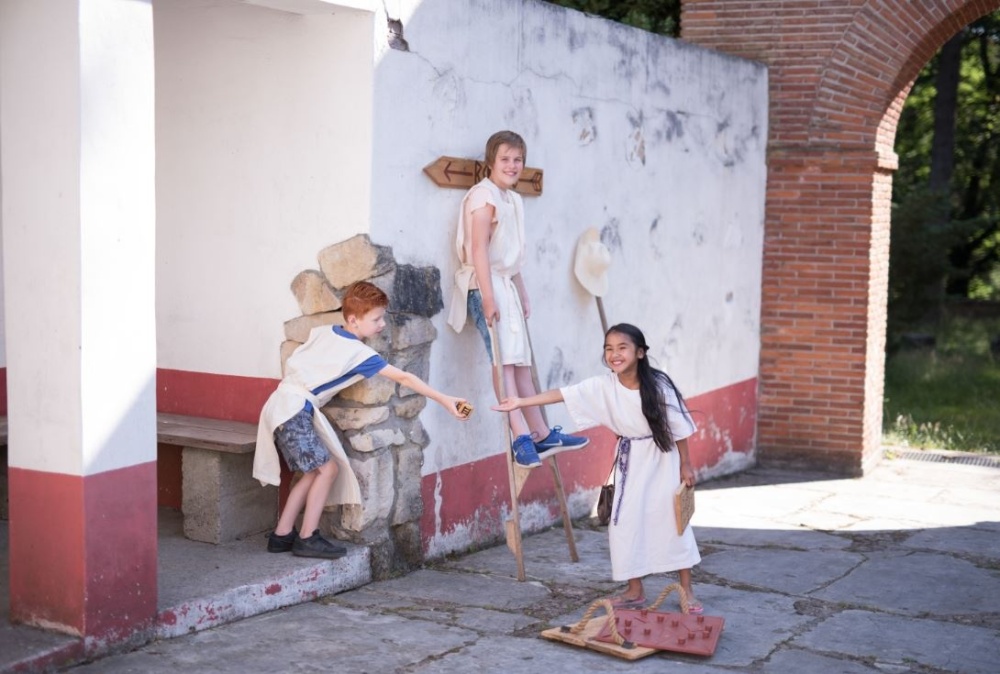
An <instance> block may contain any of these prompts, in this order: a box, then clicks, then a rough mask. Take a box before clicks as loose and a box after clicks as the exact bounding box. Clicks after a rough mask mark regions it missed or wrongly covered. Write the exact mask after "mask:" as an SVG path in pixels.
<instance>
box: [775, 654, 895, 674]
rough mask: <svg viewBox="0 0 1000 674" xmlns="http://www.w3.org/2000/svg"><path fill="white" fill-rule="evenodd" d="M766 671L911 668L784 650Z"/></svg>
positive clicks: (813, 673) (817, 673)
mask: <svg viewBox="0 0 1000 674" xmlns="http://www.w3.org/2000/svg"><path fill="white" fill-rule="evenodd" d="M763 671H765V672H790V673H793V672H794V673H795V674H873V673H874V672H876V671H880V672H882V674H893V672H899V674H903V673H904V672H909V671H910V668H909V667H906V668H905V669H893V668H892V667H886V666H885V665H884V664H883V665H882V666H880V667H879V669H878V670H874V669H872V668H871V667H870V666H869V665H868V664H866V663H864V662H862V661H860V660H856V659H853V658H852V656H849V655H844V656H841V657H834V656H825V655H817V654H815V653H810V652H809V651H795V650H791V651H782V652H780V653H776V654H775V656H774V657H773V658H771V659H770V660H768V661H767V663H766V664H765V665H764V670H763Z"/></svg>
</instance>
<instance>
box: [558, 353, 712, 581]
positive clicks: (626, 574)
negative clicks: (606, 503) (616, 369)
mask: <svg viewBox="0 0 1000 674" xmlns="http://www.w3.org/2000/svg"><path fill="white" fill-rule="evenodd" d="M560 391H561V392H562V395H563V399H564V400H565V401H566V408H567V409H568V410H569V413H570V415H571V416H572V418H573V421H574V422H575V423H576V424H577V425H578V426H579V427H580V428H587V427H591V426H606V427H607V428H609V429H611V430H612V431H614V433H615V434H616V435H618V436H619V437H628V438H642V437H645V436H648V435H651V431H650V428H649V424H648V423H647V422H646V417H644V416H643V414H642V401H641V399H640V396H639V391H633V390H630V389H627V388H625V387H624V386H622V385H621V383H620V382H619V381H618V376H617V375H616V374H614V373H613V372H611V373H608V374H606V375H601V376H597V377H592V378H590V379H587V380H585V381H582V382H580V383H579V384H575V385H573V386H567V387H565V388H562V389H560ZM667 405H668V417H667V418H668V421H669V423H670V432H671V435H672V437H673V438H674V440H675V441H676V440H682V439H684V438H687V437H688V436H690V435H691V434H692V433H694V431H695V425H694V422H693V421H692V420H691V416H690V414H689V413H688V411H687V409H682V406H681V405H680V404H679V402H678V400H677V396H676V395H675V394H674V392H673V391H672V390H670V391H669V392H668V393H667ZM615 481H616V482H615V484H616V487H615V488H616V490H617V491H616V494H615V503H614V509H613V510H612V513H611V518H612V521H611V522H610V523H609V524H608V539H609V543H610V547H611V577H612V578H614V580H628V579H630V578H642V577H643V576H647V575H649V574H651V573H665V572H668V571H677V570H678V569H690V568H691V567H692V566H694V565H695V564H697V563H698V562H700V561H701V555H700V554H699V553H698V545H697V543H696V542H695V540H694V533H693V532H692V531H691V527H688V528H687V529H686V530H685V531H684V534H683V535H681V536H678V535H677V527H676V526H675V525H674V491H676V490H677V487H679V486H680V483H681V482H680V453H679V452H678V451H677V448H676V447H674V448H673V449H672V450H671V451H669V452H662V451H660V448H659V447H657V446H656V444H655V443H654V442H653V439H652V438H649V439H646V440H632V449H631V452H630V455H629V461H628V475H627V476H626V477H625V479H624V480H623V478H622V474H621V472H620V465H619V463H616V464H615ZM623 487H624V492H623ZM619 494H621V495H622V498H621V501H620V502H619V500H618V496H619ZM615 517H617V518H618V523H617V524H615V522H614V518H615Z"/></svg>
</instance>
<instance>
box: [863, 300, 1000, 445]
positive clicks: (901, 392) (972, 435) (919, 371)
mask: <svg viewBox="0 0 1000 674" xmlns="http://www.w3.org/2000/svg"><path fill="white" fill-rule="evenodd" d="M997 334H1000V320H997V319H989V320H984V319H979V320H971V319H957V318H952V319H949V320H948V321H946V323H945V325H944V326H943V327H942V328H940V329H939V330H938V331H937V348H936V349H935V350H934V351H906V350H903V351H899V352H897V353H895V354H893V355H891V356H889V357H888V358H887V360H886V367H885V400H884V407H883V429H882V430H883V441H884V442H885V443H886V444H893V445H904V446H909V447H921V448H936V449H952V450H961V451H973V452H993V453H1000V363H998V362H997V361H996V360H995V359H994V358H993V357H992V356H991V355H990V350H989V339H990V335H997Z"/></svg>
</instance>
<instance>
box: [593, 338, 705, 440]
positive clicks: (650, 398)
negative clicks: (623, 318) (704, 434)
mask: <svg viewBox="0 0 1000 674" xmlns="http://www.w3.org/2000/svg"><path fill="white" fill-rule="evenodd" d="M613 332H615V333H618V334H620V335H625V336H626V337H628V338H629V340H630V341H631V342H632V343H633V344H635V348H636V351H637V352H638V350H639V349H642V351H643V358H640V359H639V361H638V372H639V397H640V399H641V400H642V415H643V416H644V417H646V421H647V422H648V423H649V428H650V429H651V430H652V431H653V442H655V443H656V446H657V447H659V448H660V451H663V452H669V451H670V450H671V449H672V448H673V445H674V440H673V436H672V435H671V433H670V424H669V423H668V420H667V397H666V389H667V387H669V388H671V389H673V391H674V393H675V394H676V395H677V401H678V402H679V403H680V409H678V410H676V411H677V413H679V414H685V412H684V410H685V408H686V405H685V404H684V398H683V397H682V396H681V392H680V389H678V388H677V386H676V385H675V384H674V382H673V380H672V379H671V378H670V377H669V376H668V375H667V373H666V372H664V371H663V370H657V369H656V368H655V367H653V366H652V365H650V363H649V346H648V345H647V344H646V336H645V335H643V334H642V330H640V329H639V328H637V327H635V326H634V325H631V324H630V323H617V324H615V325H612V326H611V327H610V328H608V331H607V332H606V333H605V334H604V339H605V340H607V338H608V335H610V334H611V333H613Z"/></svg>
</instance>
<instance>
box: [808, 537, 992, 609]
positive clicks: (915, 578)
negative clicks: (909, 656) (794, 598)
mask: <svg viewBox="0 0 1000 674" xmlns="http://www.w3.org/2000/svg"><path fill="white" fill-rule="evenodd" d="M866 557H867V559H866V560H865V561H864V562H863V563H861V564H859V565H858V566H857V567H856V568H855V569H854V570H852V571H851V572H850V574H848V575H846V576H845V577H844V578H841V579H840V580H837V581H836V582H833V583H831V584H830V585H828V586H827V587H825V588H823V589H822V590H820V591H818V592H815V593H813V596H814V597H816V598H818V599H824V600H826V601H830V602H837V603H843V604H851V605H861V606H868V607H872V608H879V609H882V610H885V611H897V612H900V613H907V614H910V615H939V616H942V615H944V616H947V615H963V614H969V613H995V612H996V613H1000V574H998V573H997V571H996V570H995V569H992V570H991V569H981V568H979V567H977V566H975V565H973V564H971V563H970V562H967V561H965V560H963V559H958V558H956V557H954V556H951V555H945V554H936V553H924V552H912V553H910V552H899V551H891V552H873V553H868V554H867V555H866ZM888 578H891V579H892V582H886V580H887V579H888Z"/></svg>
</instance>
